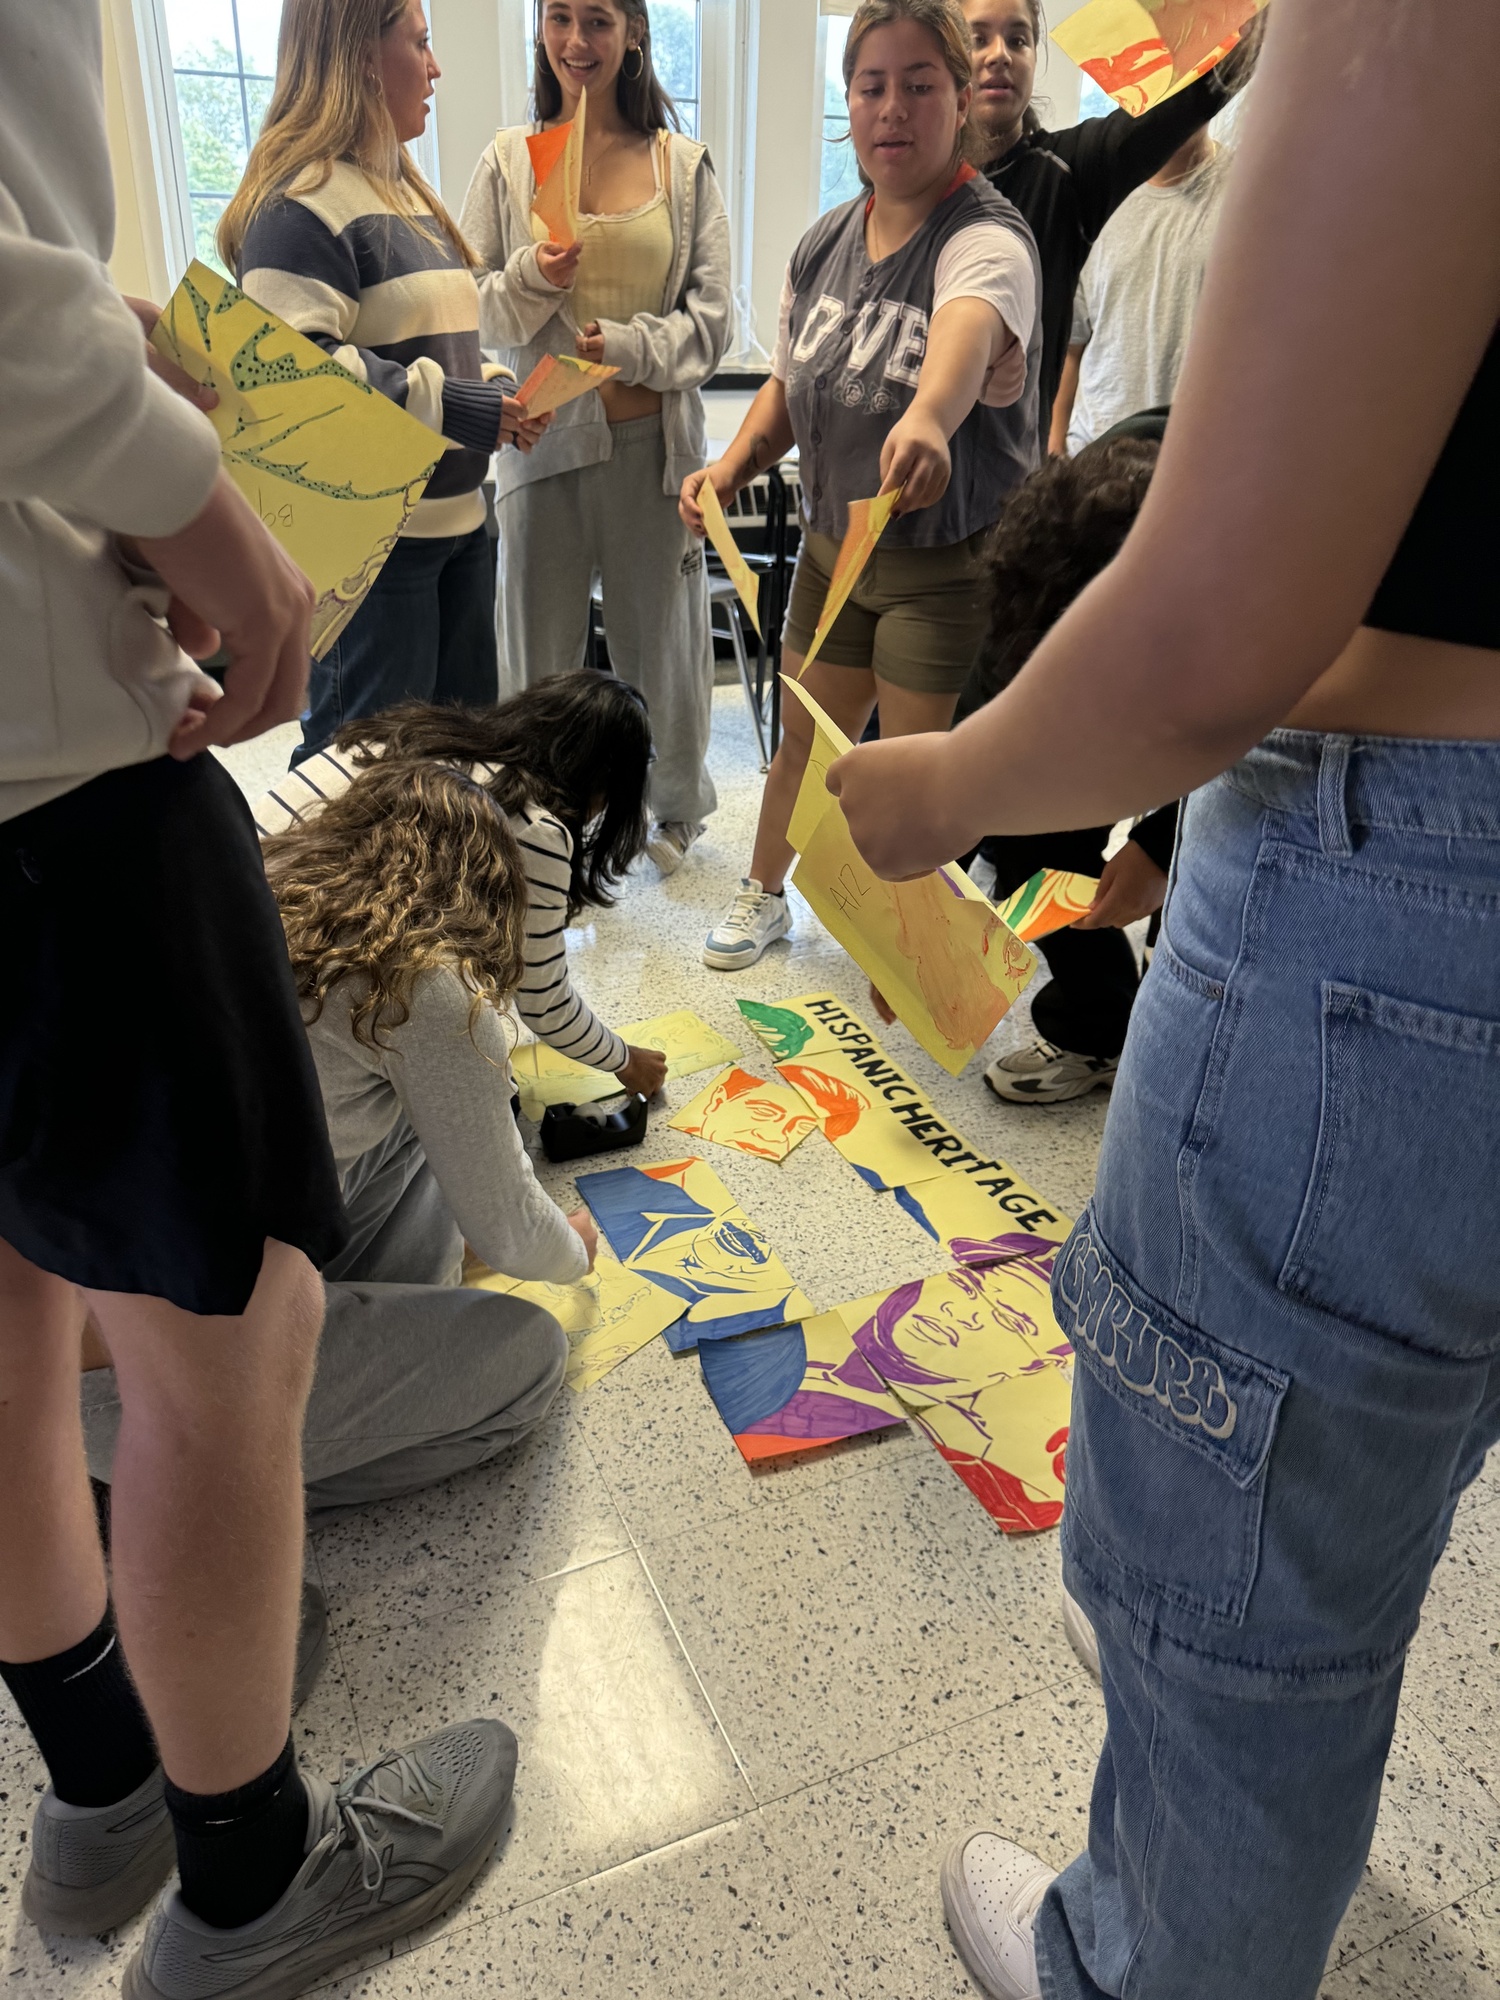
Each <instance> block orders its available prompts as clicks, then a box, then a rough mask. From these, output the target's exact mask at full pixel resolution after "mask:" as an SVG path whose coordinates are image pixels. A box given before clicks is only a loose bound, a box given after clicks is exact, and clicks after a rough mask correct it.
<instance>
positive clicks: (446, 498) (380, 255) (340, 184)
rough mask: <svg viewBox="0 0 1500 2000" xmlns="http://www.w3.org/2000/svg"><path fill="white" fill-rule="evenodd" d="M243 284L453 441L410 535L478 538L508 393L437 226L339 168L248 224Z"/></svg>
mask: <svg viewBox="0 0 1500 2000" xmlns="http://www.w3.org/2000/svg"><path fill="white" fill-rule="evenodd" d="M239 282H240V288H241V290H242V291H244V292H245V294H246V295H247V297H249V298H252V299H254V300H255V302H256V304H257V305H262V306H265V307H266V308H267V309H268V310H269V311H271V312H274V313H278V314H279V315H280V316H281V318H282V319H284V320H285V321H286V322H287V324H288V325H289V326H294V327H295V328H296V329H297V331H298V332H299V333H304V334H306V335H307V337H308V339H309V340H313V341H316V342H317V344H318V345H319V346H320V347H323V348H326V349H327V351H328V352H329V353H330V354H331V355H333V357H334V358H335V360H337V361H341V362H342V363H343V365H344V366H345V367H346V368H347V369H349V370H350V372H351V373H352V374H354V375H357V376H358V377H359V379H360V381H361V382H368V383H369V384H370V386H371V388H373V389H378V390H379V391H380V393H381V394H382V395H383V396H389V397H390V399H391V401H392V402H393V403H399V404H400V405H401V406H402V408H403V409H406V410H409V411H410V412H411V414H412V415H413V416H414V417H416V418H418V419H419V420H420V421H421V422H422V423H424V424H426V425H427V427H428V429H429V430H434V431H437V432H439V433H440V434H441V435H442V437H443V438H445V439H446V440H447V445H448V449H447V451H446V452H445V453H444V455H443V457H442V459H441V460H440V461H439V464H438V468H437V470H436V471H435V472H434V473H433V475H432V478H431V479H430V480H429V481H428V484H427V491H426V493H425V494H424V495H423V496H422V499H421V500H420V501H419V502H418V503H417V506H416V509H415V510H414V512H413V514H412V517H411V519H410V521H409V522H408V523H407V525H406V528H405V530H404V532H405V533H406V534H408V535H460V534H467V533H469V532H471V531H472V530H473V529H474V528H477V527H478V526H479V525H480V524H481V522H482V521H483V520H484V503H483V501H482V499H481V498H480V494H479V486H480V482H481V480H483V478H484V476H485V473H486V471H487V470H488V468H489V462H490V454H491V453H492V452H493V451H494V450H495V448H496V441H497V439H498V437H499V434H500V405H501V396H502V393H503V391H502V389H501V388H500V385H499V384H498V383H496V382H492V381H486V380H485V379H484V365H485V364H484V360H483V357H482V355H481V354H480V351H479V288H478V285H477V284H476V282H475V279H474V274H473V272H472V271H470V270H469V269H468V268H467V266H466V265H465V264H464V261H463V259H462V258H461V257H460V256H459V254H458V252H457V250H456V249H455V248H454V247H453V245H452V243H451V242H450V241H449V240H448V237H447V236H446V235H445V234H444V232H443V231H442V230H441V229H440V228H439V227H438V225H437V224H436V223H434V224H432V225H430V226H429V227H426V228H419V227H418V225H417V224H416V223H415V222H413V221H411V220H410V219H409V218H408V217H407V216H404V215H397V214H394V213H392V211H391V210H390V209H388V208H387V207H386V206H385V204H384V202H383V201H382V200H381V197H380V196H379V195H378V194H377V193H376V191H375V189H374V188H373V187H372V185H371V184H370V182H369V181H368V180H367V179H366V178H365V176H364V174H363V173H362V172H361V171H360V169H359V168H358V167H356V166H353V165H351V164H350V162H348V161H347V160H336V161H335V162H334V164H333V168H332V171H331V172H330V174H329V177H328V179H327V180H326V181H325V182H324V183H323V185H322V186H321V187H319V188H312V189H309V190H308V191H307V192H306V193H299V192H288V193H284V194H282V195H280V196H278V197H277V198H276V199H275V200H273V201H268V202H267V203H266V204H265V206H264V207H263V208H261V209H260V210H259V211H258V212H257V213H256V214H255V215H254V216H253V217H252V219H251V222H250V226H249V228H248V229H247V230H246V232H245V241H244V246H243V248H242V249H241V252H240V271H239Z"/></svg>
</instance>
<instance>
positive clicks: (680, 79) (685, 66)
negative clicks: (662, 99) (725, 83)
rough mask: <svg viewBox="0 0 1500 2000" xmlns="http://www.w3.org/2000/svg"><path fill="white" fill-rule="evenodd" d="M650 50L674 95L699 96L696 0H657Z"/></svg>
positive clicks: (663, 79) (658, 70) (691, 98)
mask: <svg viewBox="0 0 1500 2000" xmlns="http://www.w3.org/2000/svg"><path fill="white" fill-rule="evenodd" d="M651 53H652V58H653V60H654V62H655V64H656V73H657V75H658V76H659V77H660V78H661V80H662V84H663V86H664V87H665V88H666V89H667V90H669V91H670V92H671V94H672V96H673V97H684V98H687V99H689V100H693V99H696V97H697V95H698V7H697V0H656V4H655V6H653V7H652V9H651ZM631 67H632V69H633V68H634V67H635V65H634V64H633V63H632V64H631ZM685 116H686V112H684V117H685ZM695 122H696V121H695Z"/></svg>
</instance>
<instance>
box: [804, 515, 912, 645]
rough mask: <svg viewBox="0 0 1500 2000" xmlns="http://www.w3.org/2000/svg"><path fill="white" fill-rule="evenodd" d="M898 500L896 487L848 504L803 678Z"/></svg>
mask: <svg viewBox="0 0 1500 2000" xmlns="http://www.w3.org/2000/svg"><path fill="white" fill-rule="evenodd" d="M900 498H901V488H900V487H899V486H898V487H897V488H896V490H895V492H894V493H877V494H875V496H874V497H873V498H872V499H869V500H851V501H850V502H849V525H848V527H847V528H846V529H845V530H844V539H843V541H842V542H841V543H840V545H839V554H838V561H837V562H836V563H835V564H834V566H833V575H832V576H831V577H830V578H829V579H828V595H827V596H826V597H825V598H824V599H823V609H822V611H821V612H820V613H819V615H818V629H817V630H816V631H815V632H814V633H813V640H812V644H811V645H810V646H809V647H808V649H807V653H806V656H805V657H804V659H803V662H802V672H803V673H804V674H805V673H806V672H807V670H808V668H809V667H810V666H811V665H812V663H813V661H814V660H815V659H816V658H817V657H818V649H819V647H820V646H821V645H822V644H823V641H824V640H825V639H826V638H827V637H828V633H829V629H830V627H831V626H832V624H833V621H834V619H835V618H837V617H838V615H839V613H840V612H841V611H842V610H843V608H844V606H845V604H846V603H847V602H848V600H849V593H850V591H851V590H853V588H854V586H855V584H857V583H858V582H859V579H860V577H861V576H862V575H863V574H864V568H865V564H866V563H867V562H868V561H869V560H870V558H871V556H872V555H874V553H875V544H876V543H877V542H878V541H879V540H880V537H881V536H882V535H883V534H884V533H885V527H886V523H887V521H889V520H890V518H891V510H892V508H893V507H894V506H895V504H896V502H897V501H898V500H899V499H900ZM799 678H800V676H799Z"/></svg>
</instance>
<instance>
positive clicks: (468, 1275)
mask: <svg viewBox="0 0 1500 2000" xmlns="http://www.w3.org/2000/svg"><path fill="white" fill-rule="evenodd" d="M464 1282H465V1283H466V1284H469V1285H472V1286H474V1287H475V1288H476V1289H477V1290H480V1291H486V1292H508V1293H510V1294H511V1295H512V1296H513V1297H515V1298H521V1299H529V1300H530V1301H531V1303H532V1304H533V1305H537V1306H541V1307H542V1309H543V1311H545V1312H549V1313H551V1314H552V1316H553V1318H554V1319H555V1320H557V1321H558V1322H559V1324H560V1325H561V1327H562V1330H563V1332H564V1333H565V1334H566V1335H567V1336H568V1372H567V1374H566V1375H565V1376H564V1378H563V1379H564V1381H565V1382H566V1383H567V1385H568V1387H569V1388H570V1389H579V1390H582V1389H589V1388H592V1387H593V1385H594V1383H596V1382H597V1381H599V1380H600V1379H601V1377H603V1376H605V1375H607V1374H608V1373H609V1372H610V1370H611V1369H612V1368H618V1367H619V1365H620V1363H621V1362H622V1361H627V1360H629V1358H630V1356H631V1355H632V1354H634V1353H636V1352H637V1351H638V1350H639V1349H640V1348H642V1347H644V1346H645V1345H646V1342H647V1341H648V1340H654V1339H655V1338H656V1336H657V1335H658V1334H659V1333H665V1332H666V1330H667V1328H668V1327H669V1326H671V1325H673V1324H674V1323H675V1322H676V1320H678V1319H679V1318H680V1317H681V1314H682V1302H681V1300H680V1299H677V1298H674V1297H673V1295H672V1294H671V1293H670V1292H664V1291H663V1290H662V1289H661V1287H660V1286H659V1285H653V1284H652V1283H651V1281H650V1279H649V1278H643V1277H639V1276H637V1274H636V1273H635V1272H633V1271H627V1270H626V1269H625V1266H624V1265H623V1264H622V1263H621V1262H620V1260H619V1258H618V1257H616V1255H615V1253H614V1252H613V1250H611V1249H610V1247H609V1245H608V1244H607V1243H606V1242H605V1241H604V1239H603V1238H602V1237H601V1238H600V1240H599V1249H598V1253H597V1255H596V1256H595V1258H594V1268H593V1270H592V1271H590V1272H589V1274H588V1276H587V1277H584V1278H579V1279H578V1280H577V1282H576V1283H574V1284H571V1285H545V1284H541V1283H537V1282H524V1281H523V1280H521V1279H519V1278H507V1277H505V1276H504V1275H503V1274H501V1273H500V1272H497V1271H486V1270H485V1269H484V1267H483V1265H480V1266H478V1267H475V1268H473V1269H472V1270H466V1271H465V1273H464Z"/></svg>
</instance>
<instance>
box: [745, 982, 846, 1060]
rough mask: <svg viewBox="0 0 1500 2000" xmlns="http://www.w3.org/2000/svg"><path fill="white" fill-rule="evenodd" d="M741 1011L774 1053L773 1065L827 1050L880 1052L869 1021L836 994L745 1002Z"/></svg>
mask: <svg viewBox="0 0 1500 2000" xmlns="http://www.w3.org/2000/svg"><path fill="white" fill-rule="evenodd" d="M739 1007H740V1012H741V1013H742V1014H743V1015H744V1017H745V1020H746V1022H747V1024H748V1025H749V1027H750V1028H751V1029H752V1030H753V1031H754V1033H755V1034H756V1035H757V1037H758V1038H759V1039H760V1040H761V1041H762V1042H763V1043H764V1044H765V1046H766V1047H767V1049H769V1050H770V1052H771V1060H772V1061H773V1062H792V1061H794V1060H795V1058H796V1057H798V1056H802V1055H808V1056H817V1055H822V1054H823V1053H824V1051H825V1050H827V1049H839V1048H845V1047H849V1048H860V1049H875V1050H878V1049H879V1047H880V1044H879V1043H878V1042H877V1041H876V1039H875V1037H874V1035H873V1033H872V1032H871V1030H870V1027H869V1025H868V1023H867V1022H865V1021H863V1020H861V1019H860V1017H859V1015H858V1014H855V1013H852V1012H851V1011H850V1010H849V1008H847V1007H846V1006H845V1005H844V1003H843V1001H842V1000H840V999H839V997H838V995H837V994H836V993H804V994H803V995H802V996H801V998H800V999H797V1000H777V1001H776V1002H775V1003H774V1004H768V1003H767V1002H765V1001H762V1000H741V1002H740V1003H739Z"/></svg>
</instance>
